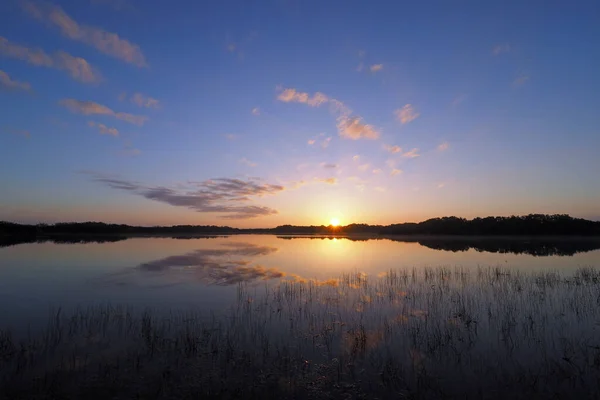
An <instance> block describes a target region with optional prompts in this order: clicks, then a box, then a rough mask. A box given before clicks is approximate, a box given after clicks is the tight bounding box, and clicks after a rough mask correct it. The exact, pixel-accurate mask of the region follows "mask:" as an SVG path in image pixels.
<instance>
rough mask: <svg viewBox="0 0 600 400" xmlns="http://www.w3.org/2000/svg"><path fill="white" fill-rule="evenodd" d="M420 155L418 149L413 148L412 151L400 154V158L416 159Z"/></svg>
mask: <svg viewBox="0 0 600 400" xmlns="http://www.w3.org/2000/svg"><path fill="white" fill-rule="evenodd" d="M420 156H421V155H420V154H419V149H417V148H415V149H412V150H411V151H407V152H406V153H404V154H402V157H406V158H416V157H420Z"/></svg>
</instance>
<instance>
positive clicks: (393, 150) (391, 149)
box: [383, 144, 402, 154]
mask: <svg viewBox="0 0 600 400" xmlns="http://www.w3.org/2000/svg"><path fill="white" fill-rule="evenodd" d="M383 148H384V149H385V150H386V151H388V152H390V153H392V154H396V153H400V152H401V151H402V147H400V146H392V145H389V144H384V145H383Z"/></svg>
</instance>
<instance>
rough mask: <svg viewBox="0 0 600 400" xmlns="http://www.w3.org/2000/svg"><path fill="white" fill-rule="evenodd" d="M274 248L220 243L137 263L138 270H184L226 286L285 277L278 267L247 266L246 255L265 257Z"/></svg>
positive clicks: (274, 249) (248, 260)
mask: <svg viewBox="0 0 600 400" xmlns="http://www.w3.org/2000/svg"><path fill="white" fill-rule="evenodd" d="M276 251H277V248H276V247H270V246H260V245H256V244H253V243H243V242H232V243H223V244H222V245H221V247H220V248H214V249H198V250H195V251H192V252H189V253H186V254H182V255H175V256H169V257H165V258H162V259H158V260H154V261H150V262H146V263H142V264H140V265H139V266H138V270H140V271H146V272H163V273H178V272H182V271H185V272H186V273H188V274H190V273H191V274H192V275H193V277H194V278H196V279H198V280H201V281H203V282H205V283H209V284H215V285H221V286H227V285H234V284H237V283H240V282H251V281H255V280H269V279H276V278H281V277H283V276H285V273H284V272H282V271H280V270H279V269H277V268H266V267H264V266H262V265H250V264H251V260H250V259H248V258H249V257H252V258H254V257H258V256H264V255H268V254H271V253H274V252H276Z"/></svg>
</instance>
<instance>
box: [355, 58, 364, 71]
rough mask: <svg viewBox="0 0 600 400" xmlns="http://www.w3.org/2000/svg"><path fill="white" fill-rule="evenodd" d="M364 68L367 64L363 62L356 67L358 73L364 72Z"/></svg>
mask: <svg viewBox="0 0 600 400" xmlns="http://www.w3.org/2000/svg"><path fill="white" fill-rule="evenodd" d="M364 68H365V64H364V63H363V62H362V61H361V62H360V63H359V64H358V65H357V67H356V72H362V70H363V69H364Z"/></svg>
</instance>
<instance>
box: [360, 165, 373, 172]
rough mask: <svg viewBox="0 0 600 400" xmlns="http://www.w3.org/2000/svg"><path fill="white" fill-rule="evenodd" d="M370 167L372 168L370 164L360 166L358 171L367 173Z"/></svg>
mask: <svg viewBox="0 0 600 400" xmlns="http://www.w3.org/2000/svg"><path fill="white" fill-rule="evenodd" d="M369 167H370V164H362V165H359V166H358V169H359V170H361V171H366V170H368V169H369Z"/></svg>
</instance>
